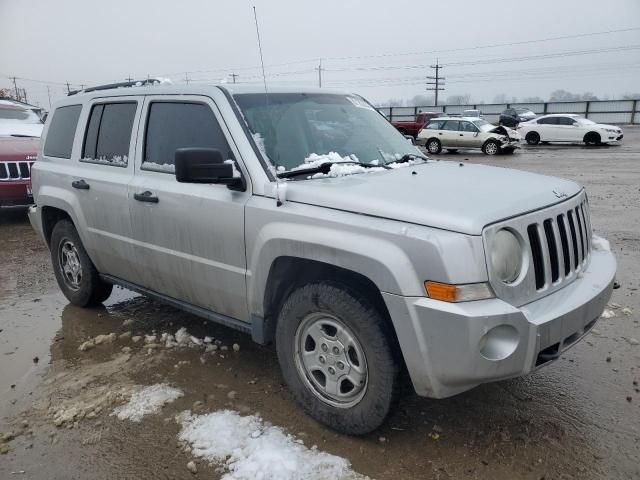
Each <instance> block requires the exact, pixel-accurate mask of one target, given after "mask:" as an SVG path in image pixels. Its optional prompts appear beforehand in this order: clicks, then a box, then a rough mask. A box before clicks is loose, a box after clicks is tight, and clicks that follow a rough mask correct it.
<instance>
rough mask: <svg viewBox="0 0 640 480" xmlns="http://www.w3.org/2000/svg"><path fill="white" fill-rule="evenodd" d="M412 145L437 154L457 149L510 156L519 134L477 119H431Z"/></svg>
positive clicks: (518, 142)
mask: <svg viewBox="0 0 640 480" xmlns="http://www.w3.org/2000/svg"><path fill="white" fill-rule="evenodd" d="M416 143H418V144H419V145H424V146H425V147H426V148H427V151H428V152H429V153H431V154H436V153H440V152H441V151H442V149H443V148H445V149H446V150H447V151H448V152H450V153H454V152H457V151H458V149H460V148H480V149H482V152H483V153H485V154H487V155H497V154H498V153H506V154H510V153H513V152H514V151H515V149H516V148H519V147H520V134H519V133H518V132H516V131H515V130H512V129H510V128H507V127H504V126H499V127H496V126H495V125H492V124H490V123H489V122H487V121H486V120H482V119H481V118H476V117H441V118H434V119H433V120H431V122H429V125H427V126H426V127H425V128H423V129H422V130H421V131H420V133H418V138H417V140H416Z"/></svg>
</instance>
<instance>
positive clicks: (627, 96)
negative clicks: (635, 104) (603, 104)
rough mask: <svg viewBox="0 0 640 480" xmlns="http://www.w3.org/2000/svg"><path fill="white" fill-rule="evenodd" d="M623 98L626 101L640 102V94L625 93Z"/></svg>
mask: <svg viewBox="0 0 640 480" xmlns="http://www.w3.org/2000/svg"><path fill="white" fill-rule="evenodd" d="M622 98H623V99H624V100H640V93H625V94H624V95H623V96H622Z"/></svg>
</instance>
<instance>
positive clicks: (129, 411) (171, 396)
mask: <svg viewBox="0 0 640 480" xmlns="http://www.w3.org/2000/svg"><path fill="white" fill-rule="evenodd" d="M183 395H184V393H182V390H179V389H177V388H174V387H171V386H169V385H167V384H166V383H159V384H156V385H151V386H148V387H144V388H143V389H142V390H140V391H138V392H135V393H134V394H133V395H131V399H130V400H129V402H128V403H127V404H125V405H122V406H120V407H118V408H116V409H115V410H114V411H113V413H112V414H111V415H115V416H116V417H118V419H120V420H131V421H132V422H139V421H141V420H142V417H144V416H145V415H148V414H150V413H156V412H158V411H160V409H161V408H162V407H163V406H164V405H165V404H167V403H171V402H173V401H174V400H176V399H177V398H180V397H182V396H183Z"/></svg>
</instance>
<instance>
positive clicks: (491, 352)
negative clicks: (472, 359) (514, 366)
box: [480, 325, 520, 360]
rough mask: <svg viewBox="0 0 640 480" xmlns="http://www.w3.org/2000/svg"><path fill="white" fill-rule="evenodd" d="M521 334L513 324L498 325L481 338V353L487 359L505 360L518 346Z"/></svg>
mask: <svg viewBox="0 0 640 480" xmlns="http://www.w3.org/2000/svg"><path fill="white" fill-rule="evenodd" d="M519 342H520V335H519V334H518V330H516V328H515V327H513V326H511V325H498V326H497V327H493V328H492V329H491V330H489V331H488V332H487V333H485V334H484V335H483V336H482V338H481V339H480V354H481V355H482V356H483V357H484V358H486V359H487V360H504V359H505V358H507V357H508V356H509V355H511V354H512V353H513V352H515V351H516V348H518V343H519Z"/></svg>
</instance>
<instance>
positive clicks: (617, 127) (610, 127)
mask: <svg viewBox="0 0 640 480" xmlns="http://www.w3.org/2000/svg"><path fill="white" fill-rule="evenodd" d="M595 126H596V127H598V128H609V129H611V130H620V131H622V129H621V128H620V127H619V126H618V125H607V124H605V123H596V125H595Z"/></svg>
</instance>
